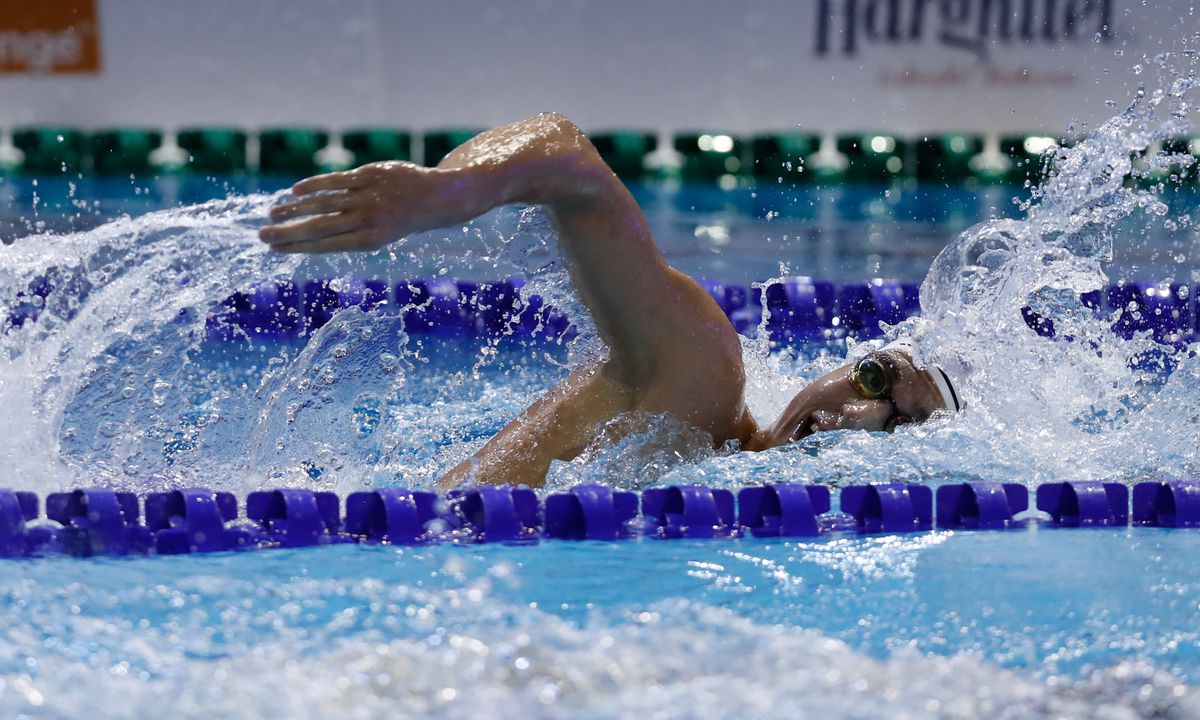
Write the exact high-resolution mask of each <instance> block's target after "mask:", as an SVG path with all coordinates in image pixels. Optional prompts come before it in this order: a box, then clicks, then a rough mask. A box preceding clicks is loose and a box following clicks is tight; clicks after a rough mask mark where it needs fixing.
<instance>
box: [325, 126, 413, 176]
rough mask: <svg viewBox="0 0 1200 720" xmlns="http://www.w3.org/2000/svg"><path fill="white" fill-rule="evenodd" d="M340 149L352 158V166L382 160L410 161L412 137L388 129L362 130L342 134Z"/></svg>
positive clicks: (399, 131)
mask: <svg viewBox="0 0 1200 720" xmlns="http://www.w3.org/2000/svg"><path fill="white" fill-rule="evenodd" d="M342 147H344V148H346V149H347V150H349V151H350V154H351V155H353V156H354V160H353V162H351V165H352V166H355V167H357V166H359V165H365V164H366V163H371V162H381V161H384V160H412V135H411V134H410V133H407V132H404V131H402V130H393V129H389V128H362V129H355V130H347V131H346V132H344V133H342Z"/></svg>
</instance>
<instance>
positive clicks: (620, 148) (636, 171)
mask: <svg viewBox="0 0 1200 720" xmlns="http://www.w3.org/2000/svg"><path fill="white" fill-rule="evenodd" d="M588 138H589V139H590V140H591V141H592V145H594V146H595V147H596V151H597V152H599V153H600V157H602V158H604V162H606V163H608V166H609V167H610V168H612V169H613V172H615V173H616V174H617V177H619V178H621V179H622V180H642V179H645V178H646V177H647V175H648V172H647V170H646V157H647V156H648V155H650V153H652V152H654V151H655V150H657V149H658V137H657V136H656V135H655V134H654V133H648V132H638V131H634V130H614V131H611V132H598V133H591V134H589V135H588Z"/></svg>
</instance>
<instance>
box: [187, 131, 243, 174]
mask: <svg viewBox="0 0 1200 720" xmlns="http://www.w3.org/2000/svg"><path fill="white" fill-rule="evenodd" d="M175 142H176V143H177V144H178V145H179V147H180V148H182V149H183V151H184V152H186V153H187V155H188V157H187V160H186V163H185V165H184V168H183V169H184V171H185V172H190V173H196V174H202V175H237V174H241V173H244V172H246V171H247V170H248V169H249V168H248V165H247V163H246V133H245V131H243V130H237V129H235V128H222V127H208V128H184V129H182V130H180V131H179V133H178V134H177V136H176V139H175Z"/></svg>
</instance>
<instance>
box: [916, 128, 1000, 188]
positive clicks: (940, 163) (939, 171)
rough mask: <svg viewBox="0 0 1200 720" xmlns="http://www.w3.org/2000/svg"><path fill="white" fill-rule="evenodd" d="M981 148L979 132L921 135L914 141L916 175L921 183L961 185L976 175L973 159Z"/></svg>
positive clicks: (981, 150)
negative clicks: (972, 133) (971, 133)
mask: <svg viewBox="0 0 1200 720" xmlns="http://www.w3.org/2000/svg"><path fill="white" fill-rule="evenodd" d="M982 152H983V138H981V137H979V136H978V135H968V134H965V133H963V134H950V135H933V136H928V137H923V138H921V139H920V140H918V141H917V144H916V176H917V181H918V182H922V183H934V184H938V185H961V184H963V183H966V182H968V181H970V180H974V179H977V171H976V167H975V164H974V163H975V159H976V158H978V157H979V155H980V153H982Z"/></svg>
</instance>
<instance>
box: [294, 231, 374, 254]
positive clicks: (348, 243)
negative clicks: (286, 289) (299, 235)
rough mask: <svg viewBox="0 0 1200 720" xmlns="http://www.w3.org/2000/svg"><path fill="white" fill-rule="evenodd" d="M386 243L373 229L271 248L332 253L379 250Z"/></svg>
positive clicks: (297, 251)
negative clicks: (382, 241)
mask: <svg viewBox="0 0 1200 720" xmlns="http://www.w3.org/2000/svg"><path fill="white" fill-rule="evenodd" d="M383 245H384V243H381V242H380V240H379V234H378V233H376V232H373V231H371V230H354V231H351V232H344V233H338V234H337V235H331V236H329V237H325V238H321V239H320V240H318V241H314V242H293V243H280V244H277V245H276V244H272V245H271V249H272V250H274V251H275V252H279V253H332V252H346V251H348V250H378V249H379V248H380V247H382V246H383Z"/></svg>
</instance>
